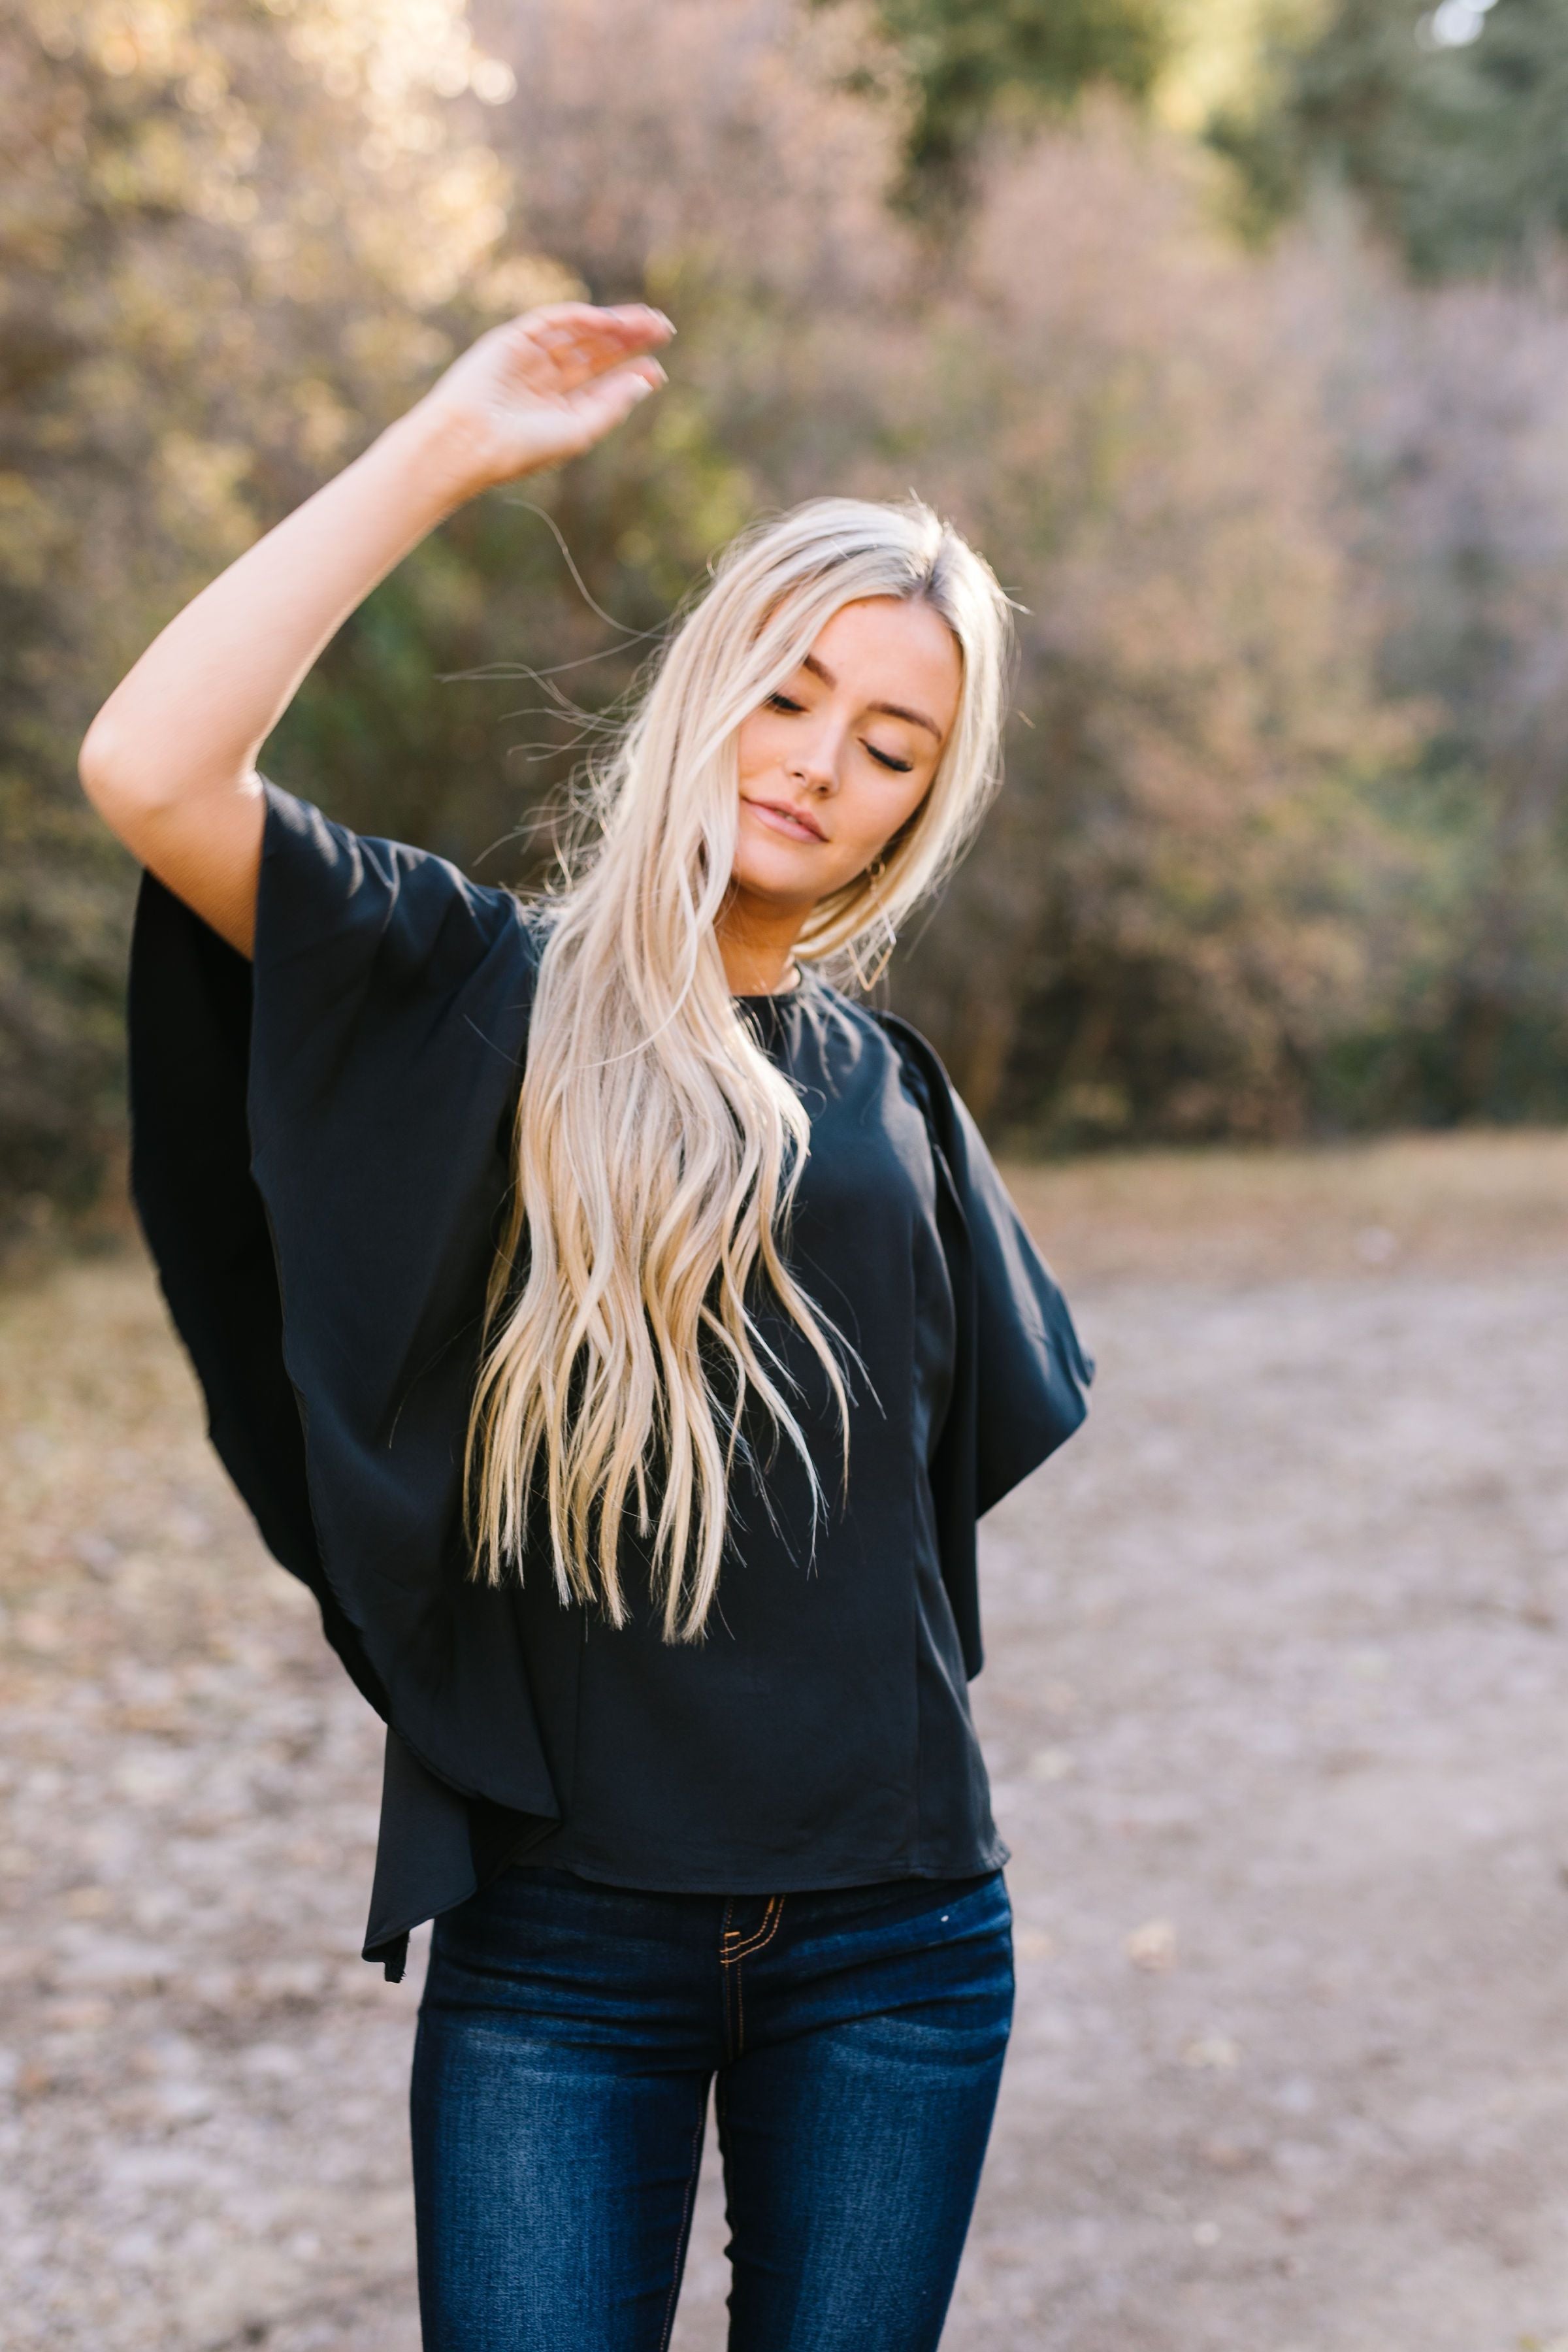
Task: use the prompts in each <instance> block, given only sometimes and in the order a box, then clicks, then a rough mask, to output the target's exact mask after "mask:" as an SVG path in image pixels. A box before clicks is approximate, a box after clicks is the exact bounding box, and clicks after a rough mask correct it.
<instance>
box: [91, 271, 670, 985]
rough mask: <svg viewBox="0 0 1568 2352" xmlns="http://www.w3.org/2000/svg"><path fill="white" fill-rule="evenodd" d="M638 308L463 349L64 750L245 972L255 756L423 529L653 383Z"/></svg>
mask: <svg viewBox="0 0 1568 2352" xmlns="http://www.w3.org/2000/svg"><path fill="white" fill-rule="evenodd" d="M671 332H672V329H671V328H670V326H669V322H668V320H666V319H665V318H663V317H662V316H661V314H660V313H659V312H658V311H657V310H646V309H644V308H643V307H642V306H641V305H640V304H637V305H630V306H627V307H626V308H625V309H621V310H595V309H592V308H590V307H589V306H588V305H587V304H585V303H553V304H551V305H549V306H548V307H547V308H545V309H543V310H531V311H528V312H525V313H524V314H523V316H522V317H521V318H518V319H513V320H510V321H509V322H508V323H507V324H506V325H505V326H504V327H497V328H493V329H492V330H491V331H490V332H489V334H486V335H481V336H480V338H479V341H478V342H476V343H475V344H474V345H473V346H472V347H471V349H469V350H468V351H467V352H464V353H463V355H462V357H461V358H460V359H458V360H457V361H455V362H454V363H453V365H452V366H451V367H450V368H448V369H447V373H446V374H445V375H444V376H442V378H441V379H440V381H439V383H437V384H435V385H434V386H433V387H432V389H431V390H430V391H429V392H428V393H427V394H426V396H425V398H424V399H423V400H421V401H420V402H418V403H417V404H416V406H415V407H413V408H411V409H410V410H409V411H408V412H407V414H406V415H404V416H401V417H399V418H398V419H397V421H396V423H395V424H394V425H389V426H388V427H387V429H386V431H385V432H384V433H383V434H381V435H380V436H378V438H377V439H376V440H374V442H373V443H372V444H371V446H370V447H369V448H368V449H366V450H365V451H364V453H363V456H361V457H356V458H355V459H354V460H353V464H352V465H350V466H347V467H344V469H343V471H342V473H341V474H339V475H337V476H335V477H334V478H333V479H332V480H331V481H330V482H328V483H326V484H325V485H324V486H323V488H321V489H319V490H318V491H316V493H315V495H314V496H313V497H312V498H310V499H306V501H305V503H304V505H303V506H301V507H300V508H297V509H296V510H295V511H294V513H293V514H291V515H289V516H288V517H287V518H286V519H285V520H283V521H282V522H280V523H279V524H278V525H277V527H276V529H274V530H269V531H268V533H267V535H266V537H265V538H263V539H259V540H258V541H257V543H256V545H255V546H254V547H252V548H249V549H247V551H246V552H245V554H243V555H242V556H240V557H238V558H237V561H236V562H233V563H231V564H230V565H229V567H228V569H227V570H226V572H220V573H219V575H218V577H217V578H216V580H214V581H212V582H211V583H209V584H208V585H207V586H206V587H205V588H204V589H203V590H202V592H201V593H200V594H199V595H198V596H195V598H193V600H192V601H191V603H190V604H187V605H186V606H185V608H184V611H183V612H181V613H178V614H175V616H174V619H173V620H172V621H171V622H170V623H169V625H168V626H167V627H166V628H165V629H164V630H163V632H162V633H161V635H159V636H157V637H156V638H154V640H153V643H152V645H151V646H148V648H147V651H146V652H145V653H144V654H143V655H142V658H141V659H140V661H138V662H137V664H136V665H135V667H134V668H132V670H131V671H129V672H128V674H127V675H126V677H123V678H122V679H121V682H120V684H119V685H118V686H117V687H116V688H115V689H114V692H113V693H112V694H111V695H110V698H109V699H108V701H107V702H106V703H105V704H104V706H103V708H102V709H101V710H100V712H99V714H98V716H97V718H96V719H94V720H93V722H92V725H91V726H90V727H89V730H88V731H87V735H86V737H85V739H84V740H83V742H82V747H81V752H80V757H79V772H80V775H81V782H82V789H83V791H84V792H85V793H87V795H88V798H89V800H90V801H91V802H92V803H93V805H94V806H95V807H96V808H97V809H98V811H99V813H100V815H101V816H102V817H103V818H104V820H105V822H106V823H107V824H110V826H111V827H112V829H113V830H114V832H116V833H117V834H118V835H120V838H121V841H123V842H124V843H125V845H126V847H127V848H128V849H129V850H130V851H131V852H132V856H135V857H137V858H139V859H140V860H141V861H142V864H143V865H144V866H149V867H151V869H152V871H153V873H154V874H156V875H157V876H158V877H159V879H160V881H163V882H164V883H166V884H167V885H168V887H169V888H170V889H172V890H174V892H175V893H176V894H177V895H178V896H179V897H180V898H184V900H185V901H186V903H187V904H188V905H189V906H191V907H194V908H195V911H196V913H197V914H198V915H200V916H201V917H202V918H203V919H204V920H205V921H206V922H208V923H210V924H211V926H212V928H213V929H214V930H216V931H217V932H219V933H220V934H221V935H222V937H223V938H224V939H226V940H228V941H229V943H230V945H231V946H233V947H236V948H238V949H239V950H240V951H241V952H242V953H243V954H246V955H248V954H249V953H250V950H251V942H252V939H253V937H254V933H255V919H256V890H257V881H258V875H259V871H260V864H261V835H262V824H263V819H264V815H265V804H264V803H263V800H262V795H261V784H260V780H259V778H258V776H257V774H256V765H255V763H256V757H257V753H258V751H259V750H260V748H261V746H262V744H263V743H264V742H265V740H266V739H267V737H268V735H269V734H270V733H271V731H272V730H273V728H274V727H276V725H277V724H278V721H279V719H280V718H281V717H282V715H283V712H284V711H285V710H286V709H288V707H289V702H290V701H291V700H292V699H293V697H294V696H295V694H296V693H297V692H298V691H299V688H300V680H301V679H302V678H303V677H305V675H306V672H307V671H308V670H309V669H310V665H311V663H312V662H314V661H315V660H316V658H317V656H319V655H320V653H321V649H322V647H323V646H325V645H326V644H327V643H328V641H329V640H330V639H331V636H332V635H334V634H335V632H336V631H337V630H338V629H339V628H340V627H341V626H342V623H343V622H344V621H345V620H347V618H348V616H349V614H351V613H353V611H354V610H355V608H356V607H357V606H358V605H360V604H363V601H364V599H365V597H366V596H368V595H369V593H370V592H371V590H372V589H373V588H374V586H375V585H376V583H377V582H378V581H380V580H383V579H384V577H385V576H386V574H387V572H390V571H391V570H392V569H393V566H394V565H395V564H396V563H397V562H400V561H401V559H402V558H403V557H404V556H405V555H406V554H407V553H408V551H409V550H410V549H411V548H413V547H416V545H417V544H418V542H419V541H420V540H422V539H423V538H424V537H425V535H426V532H427V531H430V530H434V529H435V527H436V525H437V523H439V522H441V521H443V520H445V519H446V517H447V515H449V514H451V513H452V512H453V511H454V510H455V509H457V508H458V507H459V506H461V505H462V504H463V503H464V501H465V500H466V499H469V498H472V497H474V496H475V495H477V493H478V492H479V491H480V490H482V489H486V488H489V487H491V486H492V485H493V484H495V483H497V482H503V481H510V480H512V479H514V478H516V477H517V476H518V475H521V474H528V473H535V472H539V471H541V470H542V469H543V468H544V467H549V466H554V465H559V464H561V463H562V462H563V459H565V458H567V457H574V456H576V455H577V454H578V453H579V452H580V451H581V450H584V449H586V448H589V447H591V446H592V445H593V444H594V442H595V441H597V440H599V439H601V438H602V437H603V436H604V435H605V434H606V433H608V432H610V431H611V430H613V428H614V427H615V426H616V425H618V424H620V423H621V422H622V420H623V419H624V418H625V417H626V415H629V414H630V412H631V410H632V409H633V407H635V406H636V404H637V402H638V401H639V400H640V399H642V398H643V396H644V395H645V394H647V393H648V392H650V391H653V390H654V389H655V388H656V387H657V386H658V384H659V383H662V381H663V378H664V371H663V369H662V368H661V367H660V366H659V364H658V361H657V360H656V359H654V358H652V357H651V352H652V351H653V349H654V347H655V346H656V345H658V344H659V343H662V342H664V341H667V340H668V336H669V334H670V333H671Z"/></svg>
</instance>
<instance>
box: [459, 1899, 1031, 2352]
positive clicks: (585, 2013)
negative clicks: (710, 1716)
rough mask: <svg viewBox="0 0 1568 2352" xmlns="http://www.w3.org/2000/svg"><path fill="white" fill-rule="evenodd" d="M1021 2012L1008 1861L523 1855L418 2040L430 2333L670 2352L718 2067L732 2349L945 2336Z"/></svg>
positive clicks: (478, 1917) (891, 2343)
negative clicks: (642, 1860)
mask: <svg viewBox="0 0 1568 2352" xmlns="http://www.w3.org/2000/svg"><path fill="white" fill-rule="evenodd" d="M1012 2007H1013V1956H1012V1915H1011V1911H1010V1909H1009V1906H1008V1902H1007V1893H1006V1888H1005V1884H1004V1882H1003V1877H1002V1873H1001V1872H1000V1871H996V1872H994V1873H993V1874H991V1875H990V1876H988V1877H983V1878H970V1879H963V1880H959V1881H948V1882H939V1881H935V1880H931V1879H923V1880H920V1879H900V1880H898V1881H896V1882H894V1883H892V1884H890V1885H883V1886H861V1887H847V1888H841V1889H838V1890H836V1891H834V1892H831V1893H825V1894H811V1895H771V1896H769V1895H736V1896H733V1897H729V1898H727V1897H725V1896H723V1895H656V1894H645V1893H641V1892H638V1891H637V1890H634V1889H630V1888H626V1887H616V1886H601V1885H594V1884H593V1883H591V1882H590V1881H588V1880H586V1879H583V1878H578V1877H576V1876H574V1874H572V1873H570V1872H568V1871H563V1870H544V1869H540V1870H529V1869H514V1870H506V1871H503V1872H502V1873H501V1874H500V1877H499V1878H497V1879H495V1880H493V1881H492V1882H491V1884H490V1885H489V1886H488V1887H486V1888H485V1889H483V1891H482V1892H481V1893H479V1895H474V1896H473V1897H472V1898H471V1899H470V1900H469V1901H468V1902H467V1903H464V1904H462V1905H460V1906H458V1908H457V1909H456V1910H454V1911H448V1912H445V1913H443V1915H442V1916H441V1917H440V1918H438V1919H437V1922H436V1927H435V1936H434V1941H433V1944H432V1948H431V1956H430V1971H429V1975H428V1977H427V1979H426V1987H425V1996H424V2000H423V2002H422V2004H421V2007H420V2011H419V2031H418V2036H417V2039H416V2045H415V2057H414V2084H413V2122H414V2186H415V2200H416V2216H417V2225H418V2244H419V2305H420V2313H421V2317H422V2319H423V2323H424V2341H425V2346H426V2352H663V2347H665V2346H667V2345H668V2341H669V2332H670V2327H671V2326H672V2324H673V2321H674V2317H675V2305H676V2297H677V2295H678V2294H679V2291H680V2273H681V2266H682V2264H683V2263H684V2261H685V2258H686V2243H687V2236H688V2232H689V2229H690V2224H691V2208H692V2200H693V2198H694V2196H695V2193H696V2188H697V2169H698V2163H699V2159H700V2155H701V2150H702V2130H703V2123H704V2118H705V2116H706V2112H707V2105H708V2089H709V2084H710V2081H711V2080H712V2078H713V2077H714V2076H715V2075H716V2076H717V2078H718V2116H719V2133H720V2140H721V2147H722V2149H723V2158H724V2188H725V2201H726V2208H727V2212H728V2218H729V2225H730V2260H731V2294H730V2344H731V2352H786V2347H787V2352H931V2347H934V2346H935V2345H936V2343H937V2341H938V2338H939V2337H940V2336H941V2334H942V2320H943V2317H944V2315H945V2314H946V2311H947V2305H948V2301H949V2298H950V2296H951V2295H952V2283H953V2277H954V2274H955V2273H956V2271H957V2269H958V2258H959V2255H960V2253H961V2252H962V2251H963V2240H964V2233H965V2231H967V2229H968V2227H969V2219H970V2214H971V2212H972V2210H973V2204H974V2192H975V2189H976V2187H977V2185H978V2182H979V2179H980V2167H981V2163H982V2160H983V2158H984V2154H985V2142H986V2138H987V2137H988V2135H989V2132H990V2128H991V2116H992V2111H993V2109H994V2105H995V2102H996V2087H997V2083H998V2081H999V2079H1000V2076H1001V2072H1002V2057H1003V2052H1004V2050H1005V2046H1006V2041H1007V2032H1008V2027H1009V2025H1010V2023H1011V2020H1012Z"/></svg>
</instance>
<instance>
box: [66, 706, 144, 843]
mask: <svg viewBox="0 0 1568 2352" xmlns="http://www.w3.org/2000/svg"><path fill="white" fill-rule="evenodd" d="M76 772H77V778H78V781H79V783H80V785H81V788H82V791H83V792H84V793H86V795H87V797H88V799H89V801H90V802H91V803H92V805H93V807H94V808H95V809H96V810H97V811H98V813H99V814H100V816H101V817H102V818H103V819H104V820H105V821H106V823H108V824H111V825H112V824H115V822H116V819H117V817H118V816H120V815H121V814H124V813H125V812H126V811H127V810H128V809H130V808H132V807H133V806H134V805H136V803H137V801H138V794H137V793H136V790H135V786H134V784H133V783H132V774H131V766H130V762H129V761H128V760H127V758H126V755H125V749H124V746H123V744H121V742H119V741H117V740H116V737H115V731H114V722H113V721H112V719H108V718H106V716H105V714H104V712H103V711H101V710H100V712H99V714H98V717H97V718H96V719H94V720H93V722H92V725H91V726H90V727H89V729H88V730H87V733H86V734H85V735H84V736H83V737H82V739H81V749H80V750H79V751H78V753H77V761H76Z"/></svg>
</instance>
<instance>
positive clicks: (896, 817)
mask: <svg viewBox="0 0 1568 2352" xmlns="http://www.w3.org/2000/svg"><path fill="white" fill-rule="evenodd" d="M928 790H929V784H928V783H924V782H922V783H914V782H910V781H908V780H907V779H905V778H904V777H902V776H894V775H891V774H889V775H887V776H877V777H863V778H860V779H858V781H857V782H856V783H855V784H854V785H852V786H848V787H847V788H846V789H845V790H844V791H843V792H842V793H840V795H839V802H838V813H837V826H836V828H835V829H836V831H837V835H838V837H839V839H840V840H841V841H842V842H843V844H844V845H845V847H846V849H847V850H852V851H853V853H854V855H855V856H856V858H857V859H858V864H859V865H861V866H864V865H866V864H867V863H868V861H869V860H870V859H871V858H873V857H875V856H876V855H877V852H878V851H879V849H880V848H881V846H882V845H883V843H884V842H885V841H887V840H889V838H890V837H891V835H894V834H895V833H897V831H898V830H899V827H900V825H901V824H904V823H905V822H906V820H907V819H908V818H910V817H911V816H913V814H914V813H915V811H916V809H918V808H919V806H920V804H921V801H922V800H923V799H924V798H925V795H926V793H927V791H928Z"/></svg>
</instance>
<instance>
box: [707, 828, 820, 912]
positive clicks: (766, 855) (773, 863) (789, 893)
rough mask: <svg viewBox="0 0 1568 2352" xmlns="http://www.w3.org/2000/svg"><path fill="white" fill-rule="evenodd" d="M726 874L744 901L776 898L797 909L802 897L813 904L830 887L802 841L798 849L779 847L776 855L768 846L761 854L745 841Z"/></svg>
mask: <svg viewBox="0 0 1568 2352" xmlns="http://www.w3.org/2000/svg"><path fill="white" fill-rule="evenodd" d="M730 874H731V880H732V881H733V882H734V883H735V884H736V886H737V887H738V888H740V889H742V890H744V891H745V893H746V895H747V897H748V898H763V899H767V898H773V899H777V900H778V901H779V902H780V904H781V905H789V906H798V905H799V904H800V901H801V900H802V899H803V898H805V899H807V900H808V901H810V902H811V903H812V904H813V905H815V904H816V900H817V899H818V898H823V897H824V896H826V893H827V892H828V891H829V890H831V889H832V888H833V887H834V885H833V884H832V883H831V882H830V881H826V880H825V879H824V878H823V876H822V874H821V872H820V861H819V859H818V857H817V856H816V854H815V853H814V852H813V851H812V850H810V849H809V848H807V847H806V845H805V843H804V842H803V843H802V844H801V845H800V847H799V848H798V849H795V848H792V847H790V846H789V845H788V844H781V845H779V847H778V849H777V851H776V852H775V851H774V850H773V845H772V844H771V843H770V845H769V846H768V849H767V850H764V851H763V853H762V854H761V855H759V854H758V852H757V849H756V848H755V846H754V845H752V843H750V842H748V843H747V845H746V846H745V847H744V849H742V851H741V852H740V854H739V855H738V856H737V857H736V859H735V862H734V864H733V866H731V868H730Z"/></svg>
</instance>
